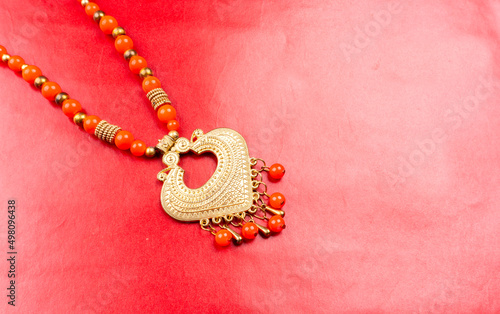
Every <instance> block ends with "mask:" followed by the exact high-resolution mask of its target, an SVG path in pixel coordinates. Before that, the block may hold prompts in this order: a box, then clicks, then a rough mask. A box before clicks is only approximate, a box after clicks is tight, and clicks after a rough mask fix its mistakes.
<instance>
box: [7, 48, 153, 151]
mask: <svg viewBox="0 0 500 314" xmlns="http://www.w3.org/2000/svg"><path fill="white" fill-rule="evenodd" d="M0 56H1V59H2V61H3V62H5V63H7V65H8V67H9V68H10V69H11V70H12V71H14V72H21V74H22V77H23V79H24V80H25V81H26V82H28V83H29V84H33V85H34V86H35V87H36V88H38V89H40V91H41V93H42V96H43V97H44V98H45V99H47V100H49V101H54V102H55V103H56V104H58V105H60V106H61V109H62V111H63V113H64V114H65V115H66V116H67V117H68V118H70V119H73V122H75V124H77V125H79V126H81V127H83V129H84V130H85V131H86V132H87V133H89V134H93V135H95V136H96V137H98V138H99V139H101V140H103V141H105V142H108V143H111V144H114V145H116V147H118V148H119V149H121V150H129V149H130V152H131V153H132V155H134V156H143V155H146V156H147V157H153V156H154V155H155V154H156V150H155V148H154V147H146V144H145V143H144V142H143V141H141V140H135V139H134V136H133V135H132V133H130V132H128V131H123V130H122V129H121V128H120V127H118V126H116V125H112V124H109V123H108V122H106V121H104V120H101V118H99V117H97V116H94V115H90V116H88V115H86V114H85V113H84V112H83V109H82V106H81V104H80V102H79V101H78V100H75V99H72V98H70V96H69V95H68V94H67V93H65V92H63V91H62V89H61V87H60V86H59V84H57V83H56V82H51V81H49V80H48V79H47V78H46V77H45V76H43V75H42V71H41V70H40V68H38V67H37V66H35V65H27V64H26V63H25V61H24V59H23V58H21V57H20V56H10V55H9V54H8V53H7V49H5V47H3V46H0Z"/></svg>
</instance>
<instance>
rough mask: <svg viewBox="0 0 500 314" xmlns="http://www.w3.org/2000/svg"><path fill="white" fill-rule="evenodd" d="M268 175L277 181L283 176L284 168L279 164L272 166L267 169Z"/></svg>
mask: <svg viewBox="0 0 500 314" xmlns="http://www.w3.org/2000/svg"><path fill="white" fill-rule="evenodd" d="M269 175H270V176H271V178H273V179H276V180H279V179H281V178H283V176H284V175H285V167H283V166H282V165H280V164H274V165H272V166H271V167H269Z"/></svg>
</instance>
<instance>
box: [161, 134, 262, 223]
mask: <svg viewBox="0 0 500 314" xmlns="http://www.w3.org/2000/svg"><path fill="white" fill-rule="evenodd" d="M169 144H170V143H169ZM164 147H165V146H164ZM169 149H170V150H169V152H168V153H166V154H165V155H164V156H163V163H164V164H165V165H166V166H167V168H166V169H164V170H162V171H161V172H160V173H159V174H158V179H159V180H160V181H163V188H162V191H161V204H162V206H163V209H164V210H165V211H166V212H167V214H169V215H170V216H171V217H173V218H175V219H177V220H181V221H198V220H204V219H213V218H217V217H224V218H225V219H226V221H231V219H232V217H233V215H235V214H238V213H242V212H245V211H247V210H248V209H250V208H251V207H252V204H253V201H254V199H253V188H252V176H251V169H250V157H249V156H248V148H247V145H246V142H245V140H244V139H243V137H242V136H241V135H240V134H239V133H237V132H236V131H233V130H231V129H227V128H220V129H215V130H212V131H210V132H208V133H206V134H203V131H201V130H199V129H198V130H195V131H194V132H193V135H192V137H191V140H188V139H186V138H182V137H181V138H179V139H177V140H176V141H175V144H173V145H172V146H171V147H169ZM188 151H193V152H195V153H197V154H202V153H204V152H212V153H214V154H215V156H216V157H217V161H218V163H217V168H216V169H215V172H214V174H213V175H212V177H211V178H210V179H209V180H208V181H207V182H206V183H205V184H204V185H203V186H202V187H200V188H198V189H190V188H188V187H187V186H186V185H185V183H184V170H183V169H182V168H181V167H179V166H178V161H179V155H180V154H182V153H186V152H188ZM204 221H205V220H204Z"/></svg>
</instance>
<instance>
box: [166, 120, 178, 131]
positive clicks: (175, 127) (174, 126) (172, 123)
mask: <svg viewBox="0 0 500 314" xmlns="http://www.w3.org/2000/svg"><path fill="white" fill-rule="evenodd" d="M179 127H180V125H179V122H177V120H170V121H168V123H167V129H168V130H169V131H177V130H178V129H179Z"/></svg>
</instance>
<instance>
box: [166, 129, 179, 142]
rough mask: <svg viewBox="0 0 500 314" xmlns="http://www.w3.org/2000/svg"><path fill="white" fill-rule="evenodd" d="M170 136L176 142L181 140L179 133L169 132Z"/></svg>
mask: <svg viewBox="0 0 500 314" xmlns="http://www.w3.org/2000/svg"><path fill="white" fill-rule="evenodd" d="M168 136H170V137H171V138H173V139H174V140H177V139H178V138H179V132H177V131H175V130H172V131H170V132H168Z"/></svg>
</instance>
